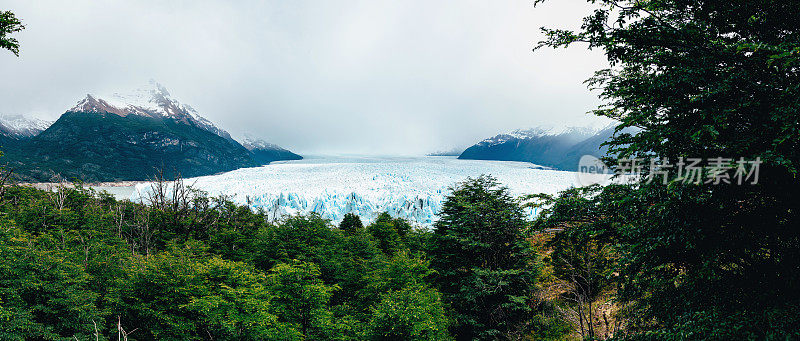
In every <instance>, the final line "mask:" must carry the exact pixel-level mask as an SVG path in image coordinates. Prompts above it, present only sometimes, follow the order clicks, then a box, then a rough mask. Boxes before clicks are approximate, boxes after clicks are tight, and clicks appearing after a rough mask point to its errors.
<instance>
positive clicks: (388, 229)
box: [367, 212, 403, 256]
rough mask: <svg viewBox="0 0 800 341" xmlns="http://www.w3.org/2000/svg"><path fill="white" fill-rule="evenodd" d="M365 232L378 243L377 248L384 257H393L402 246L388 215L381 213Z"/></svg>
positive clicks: (398, 234) (392, 221)
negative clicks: (367, 231)
mask: <svg viewBox="0 0 800 341" xmlns="http://www.w3.org/2000/svg"><path fill="white" fill-rule="evenodd" d="M367 230H369V233H370V234H372V237H373V238H375V240H376V241H377V242H378V248H379V249H381V251H383V253H385V254H386V255H389V256H390V255H393V254H394V253H395V252H397V251H399V250H400V249H401V248H402V246H403V245H402V240H401V239H400V233H398V231H397V227H396V226H395V222H394V220H393V219H392V217H391V216H390V215H389V213H386V212H383V213H381V214H380V215H379V216H378V218H377V219H375V221H374V222H372V224H369V226H367Z"/></svg>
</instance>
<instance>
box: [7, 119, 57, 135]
mask: <svg viewBox="0 0 800 341" xmlns="http://www.w3.org/2000/svg"><path fill="white" fill-rule="evenodd" d="M51 124H53V122H49V121H43V120H40V119H36V118H26V117H24V116H22V115H0V126H1V127H5V128H6V129H8V130H9V131H10V132H11V133H13V134H16V135H19V136H26V137H28V136H35V135H38V134H39V133H40V132H42V131H44V130H45V129H47V128H49V127H50V125H51Z"/></svg>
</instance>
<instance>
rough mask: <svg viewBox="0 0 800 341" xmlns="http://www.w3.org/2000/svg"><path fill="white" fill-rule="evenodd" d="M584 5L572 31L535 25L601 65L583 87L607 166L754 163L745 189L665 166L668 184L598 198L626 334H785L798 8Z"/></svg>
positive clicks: (643, 184)
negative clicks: (605, 211)
mask: <svg viewBox="0 0 800 341" xmlns="http://www.w3.org/2000/svg"><path fill="white" fill-rule="evenodd" d="M592 3H594V4H595V5H596V6H595V7H596V9H595V11H594V12H593V13H592V14H591V15H590V16H588V17H586V18H585V19H584V22H583V26H582V28H581V29H580V30H579V31H575V32H573V31H565V30H552V29H544V32H545V34H546V35H547V39H546V40H545V41H543V42H542V43H541V44H540V45H539V47H542V46H552V47H563V46H569V45H571V44H573V43H578V42H584V43H587V44H588V46H589V47H590V48H598V49H602V50H603V51H604V52H605V54H606V57H607V59H608V61H609V62H610V64H611V68H609V69H605V70H600V71H598V72H597V73H596V74H595V76H594V77H593V78H591V79H590V80H589V81H588V83H589V84H590V85H591V86H593V87H596V88H599V89H600V90H601V97H602V98H603V99H604V101H605V103H604V105H603V106H601V107H600V108H599V109H597V110H595V113H596V114H597V115H601V116H607V117H610V118H613V119H616V120H618V121H619V122H620V126H619V127H618V134H617V135H616V136H615V137H614V138H613V140H612V141H610V149H609V153H610V154H609V157H608V158H607V160H609V161H610V162H611V165H612V166H613V167H616V166H615V164H618V162H617V161H618V160H621V159H626V158H651V157H658V158H666V159H668V160H670V161H671V162H672V163H673V166H674V163H675V162H676V161H677V160H679V159H680V158H699V159H704V160H708V159H710V158H717V157H721V158H730V159H738V158H744V159H746V160H760V161H761V162H762V164H761V166H760V177H759V179H758V181H757V183H755V184H746V185H738V184H736V183H735V182H734V183H731V184H726V183H721V184H717V185H715V184H713V183H700V184H693V183H686V182H684V181H680V176H681V175H685V174H680V173H679V172H680V170H681V169H680V168H679V167H672V168H669V169H668V170H667V173H668V174H667V178H668V179H669V181H668V182H667V183H663V182H662V181H651V182H648V181H647V178H646V177H642V178H641V179H640V181H638V182H636V183H633V184H631V185H630V191H628V193H627V194H626V195H623V196H620V197H616V198H614V199H612V200H609V201H607V202H605V203H604V205H607V207H610V208H613V209H614V211H613V221H612V224H611V228H612V232H613V234H614V235H615V238H617V240H618V242H617V245H618V246H617V251H618V252H619V256H620V259H619V261H618V263H617V267H616V269H615V271H616V272H617V273H619V275H620V279H621V282H622V283H621V290H620V292H619V299H620V302H621V303H624V304H626V305H628V306H629V314H628V317H629V319H630V321H629V322H630V323H631V328H630V330H629V331H630V332H631V333H636V334H640V335H651V336H653V337H655V338H668V337H675V335H692V336H691V337H693V338H699V339H747V338H756V339H764V338H777V339H784V338H794V337H797V335H798V333H800V330H799V329H798V328H800V327H798V326H800V318H798V316H799V315H798V314H797V311H798V309H799V308H800V293H799V292H798V291H797V290H796V283H798V282H800V272H798V271H797V269H798V268H800V247H798V246H800V231H798V229H797V228H796V226H798V225H800V221H799V220H800V219H798V218H799V217H798V212H800V210H798V208H800V206H798V201H797V200H796V198H795V197H794V194H793V193H796V192H798V191H800V179H798V177H797V172H798V162H800V154H799V153H800V148H798V143H800V128H799V127H800V115H798V114H797V113H798V112H800V101H798V100H797V98H800V87H799V86H798V84H800V72H798V66H800V64H799V63H798V62H800V22H798V21H797V20H795V18H794V15H793V13H797V12H798V11H800V2H797V1H793V0H775V1H767V2H763V1H761V2H759V1H723V0H711V1H699V0H677V1H673V0H669V1H667V0H649V1H639V0H632V1H615V0H601V1H592ZM626 128H636V130H635V132H623V129H626ZM724 166H726V167H728V166H735V164H732V162H730V161H727V162H726V164H724ZM643 174H644V175H645V176H646V175H648V174H653V169H651V167H650V166H649V165H645V167H644V169H643ZM701 175H702V176H703V177H704V179H706V178H707V177H708V176H709V175H710V173H709V172H706V173H703V174H701Z"/></svg>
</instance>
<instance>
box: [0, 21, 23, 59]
mask: <svg viewBox="0 0 800 341" xmlns="http://www.w3.org/2000/svg"><path fill="white" fill-rule="evenodd" d="M23 29H25V26H24V25H22V22H21V21H20V20H19V19H17V16H16V15H14V13H13V12H11V11H0V48H3V49H6V50H9V51H11V53H13V54H14V55H15V56H19V41H17V39H16V38H12V37H9V34H12V33H16V32H19V31H22V30H23Z"/></svg>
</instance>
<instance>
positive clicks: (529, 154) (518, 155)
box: [458, 125, 615, 170]
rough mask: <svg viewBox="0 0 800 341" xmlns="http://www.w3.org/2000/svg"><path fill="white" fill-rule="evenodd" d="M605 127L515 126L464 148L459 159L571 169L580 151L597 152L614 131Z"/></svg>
mask: <svg viewBox="0 0 800 341" xmlns="http://www.w3.org/2000/svg"><path fill="white" fill-rule="evenodd" d="M614 127H615V126H614V125H610V126H607V127H605V128H600V129H597V128H589V127H563V128H553V127H538V128H532V129H525V130H515V131H512V132H510V133H505V134H499V135H496V136H493V137H490V138H487V139H484V140H482V141H480V142H478V143H477V144H475V145H473V146H472V147H469V148H467V150H465V151H464V152H463V153H461V155H460V156H459V157H458V158H459V159H472V160H498V161H523V162H531V163H535V164H538V165H542V166H546V167H552V168H555V169H561V170H574V169H576V168H577V166H578V161H579V160H580V157H581V156H583V155H586V154H588V155H595V156H600V155H601V154H603V153H604V152H605V150H604V148H603V147H602V146H601V144H602V143H603V142H604V141H606V140H607V139H608V138H610V137H611V135H612V134H613V133H614Z"/></svg>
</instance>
